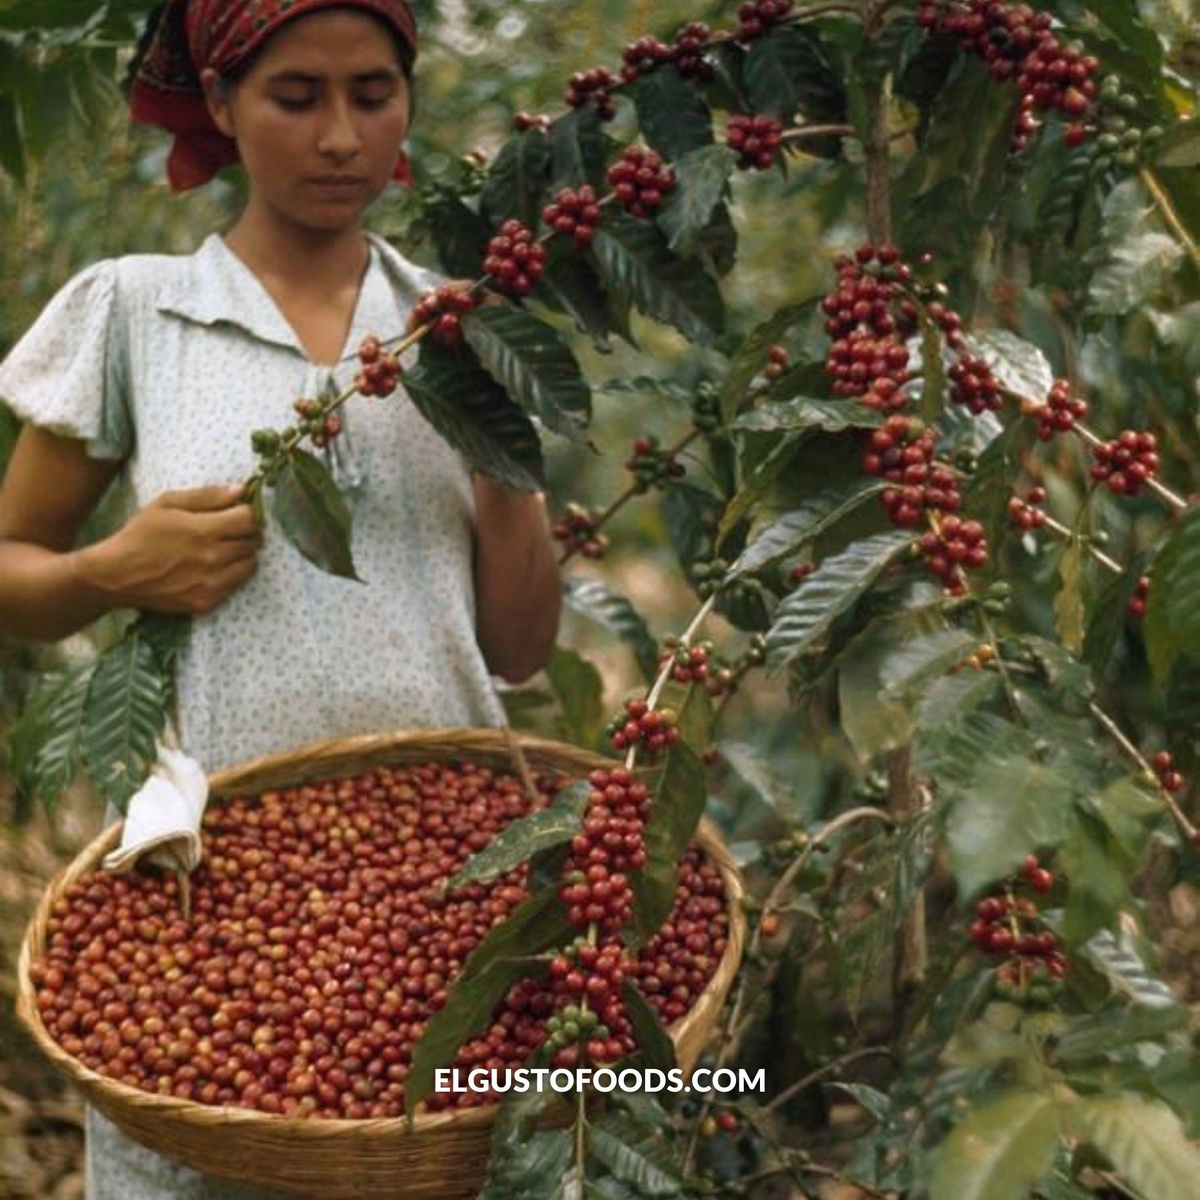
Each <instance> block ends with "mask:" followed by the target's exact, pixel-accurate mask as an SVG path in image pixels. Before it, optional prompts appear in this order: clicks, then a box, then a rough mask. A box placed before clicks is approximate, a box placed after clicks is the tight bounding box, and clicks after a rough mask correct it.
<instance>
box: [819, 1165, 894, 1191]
mask: <svg viewBox="0 0 1200 1200" xmlns="http://www.w3.org/2000/svg"><path fill="white" fill-rule="evenodd" d="M796 1169H797V1170H798V1171H800V1172H801V1174H803V1175H819V1176H821V1178H822V1179H832V1180H833V1181H834V1182H835V1183H844V1184H848V1185H849V1186H850V1187H852V1188H854V1189H855V1190H856V1191H858V1192H860V1193H861V1194H862V1195H864V1196H870V1197H871V1198H872V1200H895V1195H896V1194H895V1192H880V1191H877V1190H876V1189H875V1188H873V1187H868V1186H867V1185H866V1184H865V1183H863V1182H862V1180H860V1179H849V1178H847V1177H846V1176H845V1175H843V1174H842V1173H841V1171H838V1170H836V1169H835V1168H833V1167H827V1166H824V1165H823V1164H822V1163H797V1165H796Z"/></svg>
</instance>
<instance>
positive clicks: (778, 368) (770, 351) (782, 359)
mask: <svg viewBox="0 0 1200 1200" xmlns="http://www.w3.org/2000/svg"><path fill="white" fill-rule="evenodd" d="M787 369H788V352H787V350H786V348H785V347H783V346H768V347H767V365H766V366H765V367H764V368H763V374H764V375H765V376H766V377H767V378H768V379H778V378H779V377H780V376H781V375H782V374H783V373H784V372H785V371H786V370H787Z"/></svg>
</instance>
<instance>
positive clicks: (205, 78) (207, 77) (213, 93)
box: [200, 67, 234, 138]
mask: <svg viewBox="0 0 1200 1200" xmlns="http://www.w3.org/2000/svg"><path fill="white" fill-rule="evenodd" d="M200 86H201V87H202V88H203V89H204V103H205V104H206V105H207V107H208V115H209V116H210V117H212V119H213V124H214V125H215V126H216V127H217V128H218V129H219V130H220V131H221V132H222V133H223V134H224V135H225V136H226V137H227V138H231V137H233V136H234V132H233V111H232V109H231V107H230V104H229V85H228V84H226V83H225V82H224V81H223V80H222V79H221V76H220V75H218V74H217V72H216V71H215V70H214V69H213V68H212V67H205V68H204V70H203V71H201V72H200Z"/></svg>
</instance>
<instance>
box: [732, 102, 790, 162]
mask: <svg viewBox="0 0 1200 1200" xmlns="http://www.w3.org/2000/svg"><path fill="white" fill-rule="evenodd" d="M725 144H726V145H727V146H728V147H729V148H730V149H731V150H736V151H737V154H738V162H737V165H738V166H739V167H740V168H741V169H742V170H743V171H768V170H770V169H771V167H773V166H774V165H775V161H776V159H777V158H778V157H779V148H780V146H782V145H783V122H782V121H776V120H775V119H774V118H773V117H747V116H741V115H734V116H731V117H730V118H729V122H728V124H727V125H726V126H725Z"/></svg>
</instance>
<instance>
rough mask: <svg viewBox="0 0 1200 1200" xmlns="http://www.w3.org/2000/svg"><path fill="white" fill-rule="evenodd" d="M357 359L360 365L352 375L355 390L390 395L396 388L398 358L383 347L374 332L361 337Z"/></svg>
mask: <svg viewBox="0 0 1200 1200" xmlns="http://www.w3.org/2000/svg"><path fill="white" fill-rule="evenodd" d="M358 361H359V362H360V363H361V364H362V366H361V367H360V369H359V372H358V374H357V375H355V377H354V388H355V390H356V391H357V392H359V393H360V394H361V395H363V396H390V395H391V394H392V393H393V392H394V391H395V390H396V384H397V383H398V382H399V379H400V372H401V367H400V363H399V360H398V359H397V358H396V356H395V355H394V354H389V353H388V351H386V350H385V349H384V348H383V343H382V342H381V341H380V340H379V339H378V338H377V337H375V336H374V334H369V335H368V336H367V337H365V338H363V340H362V344H361V345H360V346H359V348H358Z"/></svg>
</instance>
